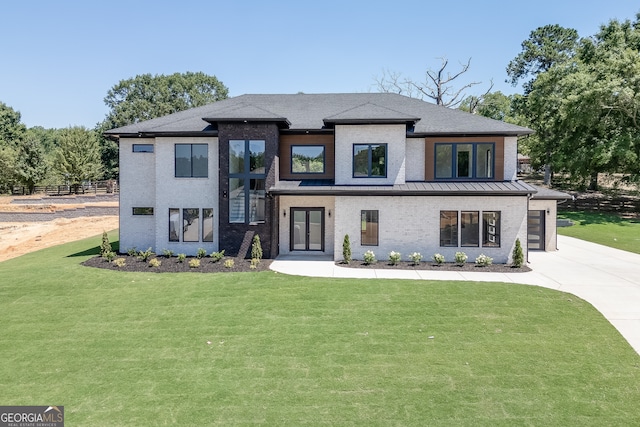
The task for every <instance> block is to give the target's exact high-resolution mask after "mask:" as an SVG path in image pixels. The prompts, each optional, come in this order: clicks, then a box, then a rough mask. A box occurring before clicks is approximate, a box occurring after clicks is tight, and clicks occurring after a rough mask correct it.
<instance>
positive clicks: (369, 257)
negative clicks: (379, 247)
mask: <svg viewBox="0 0 640 427" xmlns="http://www.w3.org/2000/svg"><path fill="white" fill-rule="evenodd" d="M362 259H363V261H364V263H365V264H366V265H369V264H373V263H375V262H376V254H374V253H373V251H367V252H365V253H364V257H363V258H362Z"/></svg>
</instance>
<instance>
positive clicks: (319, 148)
mask: <svg viewBox="0 0 640 427" xmlns="http://www.w3.org/2000/svg"><path fill="white" fill-rule="evenodd" d="M324 153H325V150H324V145H292V146H291V173H324V172H325V154H324Z"/></svg>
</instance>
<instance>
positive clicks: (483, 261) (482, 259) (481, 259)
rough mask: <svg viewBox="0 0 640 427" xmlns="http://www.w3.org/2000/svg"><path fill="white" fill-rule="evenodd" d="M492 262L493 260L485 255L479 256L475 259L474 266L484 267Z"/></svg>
mask: <svg viewBox="0 0 640 427" xmlns="http://www.w3.org/2000/svg"><path fill="white" fill-rule="evenodd" d="M492 262H493V258H490V257H488V256H486V255H485V254H480V255H479V256H478V258H476V265H478V266H480V267H486V266H488V265H491V263H492Z"/></svg>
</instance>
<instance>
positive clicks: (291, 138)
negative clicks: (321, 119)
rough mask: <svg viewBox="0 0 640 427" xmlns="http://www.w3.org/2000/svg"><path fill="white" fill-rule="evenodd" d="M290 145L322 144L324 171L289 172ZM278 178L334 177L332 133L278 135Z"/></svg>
mask: <svg viewBox="0 0 640 427" xmlns="http://www.w3.org/2000/svg"><path fill="white" fill-rule="evenodd" d="M292 145H322V146H324V155H325V165H324V172H325V173H314V174H308V173H304V174H301V173H291V146H292ZM279 152H280V179H294V180H299V179H335V164H336V162H335V145H334V137H333V135H280V147H279Z"/></svg>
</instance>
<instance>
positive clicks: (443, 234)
mask: <svg viewBox="0 0 640 427" xmlns="http://www.w3.org/2000/svg"><path fill="white" fill-rule="evenodd" d="M440 246H456V247H457V246H458V211H440Z"/></svg>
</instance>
